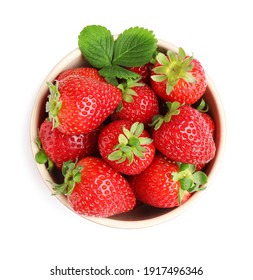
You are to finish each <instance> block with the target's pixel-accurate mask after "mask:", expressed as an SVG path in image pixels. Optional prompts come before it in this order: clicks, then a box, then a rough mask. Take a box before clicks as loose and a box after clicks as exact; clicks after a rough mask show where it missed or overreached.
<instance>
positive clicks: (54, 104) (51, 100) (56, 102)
mask: <svg viewBox="0 0 253 280" xmlns="http://www.w3.org/2000/svg"><path fill="white" fill-rule="evenodd" d="M47 85H48V88H49V92H50V95H49V96H48V101H47V103H46V112H47V113H48V117H49V120H50V121H51V122H52V129H54V128H56V127H58V126H59V125H60V122H59V118H58V112H59V110H60V109H61V106H62V102H61V101H60V92H59V90H58V81H56V83H55V85H54V84H53V83H51V82H47Z"/></svg>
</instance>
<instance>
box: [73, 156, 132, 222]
mask: <svg viewBox="0 0 253 280" xmlns="http://www.w3.org/2000/svg"><path fill="white" fill-rule="evenodd" d="M77 166H81V167H82V168H83V169H82V171H81V181H80V183H76V184H75V187H74V189H73V191H72V193H71V194H70V195H68V201H69V203H70V205H71V206H72V207H73V209H74V210H75V211H76V212H77V213H79V214H82V215H87V216H95V217H109V216H113V215H116V214H119V213H123V212H127V211H130V210H131V209H133V208H134V206H135V203H136V199H135V196H134V194H133V191H132V189H131V188H130V186H129V184H128V182H127V181H126V179H124V177H123V176H122V175H120V174H119V173H118V172H116V171H115V170H114V169H113V168H111V167H110V166H109V165H108V164H106V163H105V162H104V161H103V160H102V159H100V158H96V157H86V158H83V159H81V160H80V161H79V162H78V163H77Z"/></svg>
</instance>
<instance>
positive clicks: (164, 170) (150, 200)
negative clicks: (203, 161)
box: [129, 154, 207, 208]
mask: <svg viewBox="0 0 253 280" xmlns="http://www.w3.org/2000/svg"><path fill="white" fill-rule="evenodd" d="M194 171H195V167H194V165H190V164H181V165H180V167H179V166H178V165H177V164H176V163H173V162H171V161H170V160H169V159H168V158H167V157H165V156H163V155H161V154H157V155H156V156H155V158H154V160H153V162H152V163H151V164H150V166H149V167H148V168H147V169H145V170H144V171H143V172H142V173H140V174H138V175H135V176H132V177H130V179H129V183H130V186H131V188H132V189H133V192H134V194H135V196H136V198H137V199H138V200H140V201H142V202H144V203H146V204H149V205H151V206H154V207H159V208H171V207H176V206H179V205H181V204H183V203H184V202H186V201H187V200H188V199H189V198H190V196H191V193H193V192H195V191H199V190H202V189H204V187H202V186H201V185H204V184H206V183H207V176H206V175H205V174H204V173H203V172H201V171H197V172H195V173H194Z"/></svg>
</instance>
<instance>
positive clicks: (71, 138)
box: [39, 120, 100, 168]
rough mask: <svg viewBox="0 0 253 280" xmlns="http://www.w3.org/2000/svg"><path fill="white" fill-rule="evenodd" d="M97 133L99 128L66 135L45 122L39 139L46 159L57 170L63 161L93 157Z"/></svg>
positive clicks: (41, 127) (50, 123)
mask: <svg viewBox="0 0 253 280" xmlns="http://www.w3.org/2000/svg"><path fill="white" fill-rule="evenodd" d="M99 131H100V127H98V128H96V129H95V130H93V131H91V132H89V133H85V134H78V135H68V134H64V133H62V132H61V131H60V130H59V129H58V128H55V129H52V122H50V121H48V120H45V121H44V122H43V123H42V124H41V126H40V130H39V139H40V142H41V145H42V149H43V150H44V152H45V153H46V155H47V157H48V158H49V159H50V160H51V161H53V163H54V164H55V165H56V167H57V168H62V165H63V163H64V162H65V161H70V160H72V161H75V160H76V159H77V158H82V157H85V156H90V155H94V154H95V153H96V152H97V139H98V133H99Z"/></svg>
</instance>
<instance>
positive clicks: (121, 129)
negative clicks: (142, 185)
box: [98, 120, 155, 175]
mask: <svg viewBox="0 0 253 280" xmlns="http://www.w3.org/2000/svg"><path fill="white" fill-rule="evenodd" d="M98 149H99V152H100V154H101V156H102V158H103V159H104V160H105V161H106V162H107V163H108V164H109V165H110V166H112V167H113V168H114V169H115V170H117V171H119V172H121V173H123V174H127V175H133V174H138V173H140V172H142V171H143V170H144V169H145V168H147V166H149V165H150V163H151V162H152V160H153V158H154V155H155V147H154V145H153V144H152V139H150V138H149V134H148V133H147V132H146V131H145V130H144V125H143V124H142V123H138V122H135V123H134V124H133V123H132V122H131V121H128V120H118V121H114V122H112V123H110V124H108V125H107V126H105V127H104V128H103V129H102V130H101V132H100V134H99V138H98Z"/></svg>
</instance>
